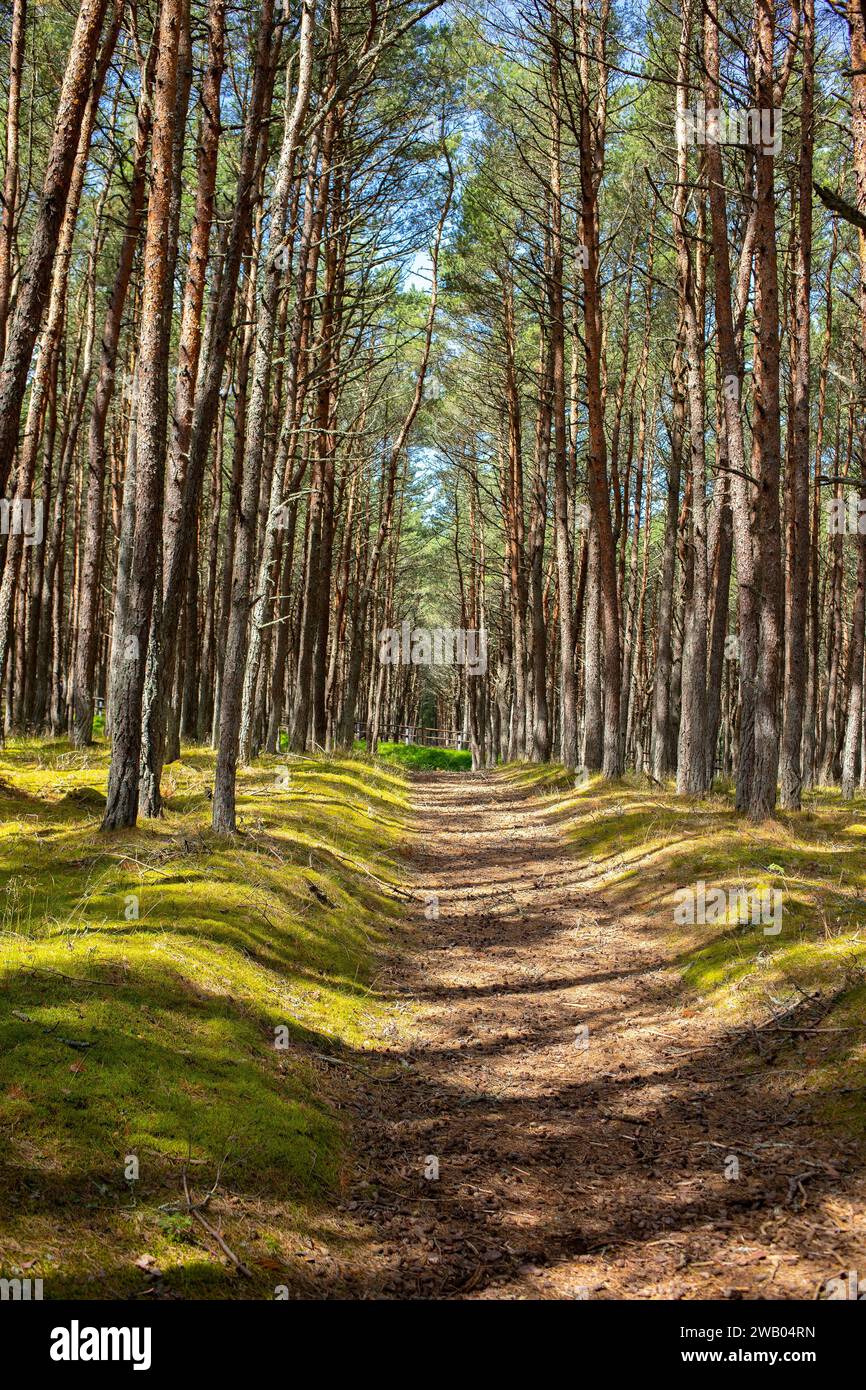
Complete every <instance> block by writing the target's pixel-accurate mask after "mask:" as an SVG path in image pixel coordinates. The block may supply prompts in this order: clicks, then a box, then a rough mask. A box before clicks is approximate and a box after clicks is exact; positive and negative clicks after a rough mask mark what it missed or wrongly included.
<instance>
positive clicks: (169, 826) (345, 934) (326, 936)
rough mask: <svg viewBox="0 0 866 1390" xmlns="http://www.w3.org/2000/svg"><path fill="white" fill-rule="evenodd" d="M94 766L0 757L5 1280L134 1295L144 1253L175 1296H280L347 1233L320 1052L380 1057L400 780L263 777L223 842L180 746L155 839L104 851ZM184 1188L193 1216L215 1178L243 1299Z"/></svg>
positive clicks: (71, 1291) (66, 754) (388, 774)
mask: <svg viewBox="0 0 866 1390" xmlns="http://www.w3.org/2000/svg"><path fill="white" fill-rule="evenodd" d="M107 763H108V754H107V750H106V748H105V746H104V745H97V746H96V747H95V748H93V749H90V750H86V751H84V752H78V751H74V750H72V749H70V748H69V746H68V744H66V743H65V742H64V741H54V742H51V743H48V744H44V743H42V744H40V743H33V742H20V743H13V744H11V745H10V746H9V748H7V749H6V750H4V752H3V755H2V757H0V817H2V824H0V903H2V917H0V1119H2V1121H3V1123H4V1128H6V1129H7V1132H8V1133H9V1134H10V1136H11V1137H10V1138H9V1139H8V1140H7V1143H6V1145H5V1153H4V1160H5V1164H4V1166H5V1175H4V1181H3V1183H2V1186H0V1226H2V1229H3V1235H2V1237H0V1270H2V1273H4V1274H7V1275H8V1274H10V1273H13V1272H14V1271H15V1269H17V1268H22V1267H25V1266H26V1269H27V1272H29V1273H31V1274H38V1275H41V1276H42V1277H43V1278H44V1279H45V1280H46V1293H47V1296H49V1297H57V1296H70V1295H71V1296H79V1297H80V1296H82V1295H87V1293H88V1292H89V1291H90V1292H91V1294H92V1296H96V1297H98V1296H105V1295H106V1294H108V1295H117V1294H127V1293H129V1292H131V1291H136V1290H140V1289H141V1288H142V1286H143V1285H144V1284H146V1282H147V1279H148V1273H147V1271H146V1270H144V1269H143V1268H142V1267H140V1266H136V1263H135V1261H136V1260H137V1259H140V1258H142V1257H145V1256H152V1257H153V1261H154V1262H155V1266H157V1267H158V1268H159V1269H160V1270H161V1272H162V1275H163V1277H164V1279H165V1281H166V1284H167V1285H168V1286H169V1287H171V1288H172V1289H174V1290H176V1291H177V1292H180V1293H184V1294H186V1295H187V1296H202V1297H204V1296H210V1297H217V1296H224V1295H225V1293H226V1292H227V1290H229V1289H230V1290H231V1291H233V1292H235V1293H236V1294H239V1295H240V1294H250V1293H255V1294H257V1295H258V1296H262V1295H264V1296H269V1295H271V1294H272V1292H273V1287H274V1284H275V1283H278V1282H280V1278H281V1276H280V1274H279V1272H277V1273H274V1272H273V1271H274V1269H275V1268H278V1267H279V1266H280V1263H281V1260H282V1259H283V1258H288V1256H289V1254H290V1252H291V1248H292V1245H293V1242H294V1243H296V1242H297V1237H298V1233H308V1234H316V1233H319V1234H321V1233H322V1232H325V1233H326V1234H328V1238H329V1239H334V1238H338V1235H335V1233H334V1232H333V1231H329V1227H330V1224H331V1218H329V1217H328V1216H326V1214H325V1201H326V1199H328V1200H329V1204H330V1206H331V1207H333V1196H334V1193H335V1191H336V1190H337V1189H338V1186H339V1182H340V1174H341V1168H342V1165H343V1163H344V1161H345V1155H344V1137H345V1136H344V1134H343V1130H342V1126H341V1123H340V1120H339V1116H338V1114H337V1111H336V1109H335V1107H334V1105H333V1104H332V1103H331V1102H330V1101H329V1099H328V1094H327V1093H328V1091H329V1090H330V1089H332V1084H333V1083H331V1082H329V1081H326V1080H325V1072H324V1069H323V1065H322V1062H321V1060H320V1055H321V1054H327V1055H329V1056H332V1055H334V1054H339V1053H342V1052H346V1054H347V1056H351V1053H352V1052H353V1051H361V1050H368V1049H371V1048H375V1047H376V1045H377V1043H376V1038H377V1036H378V1035H380V1034H381V1029H382V1027H383V1026H384V1025H385V1023H386V1022H387V1018H388V1012H389V1011H388V1009H387V1008H386V1006H385V1005H384V1003H383V1002H382V1000H381V999H380V998H379V997H378V996H377V995H376V992H375V989H374V988H373V974H374V969H375V962H376V958H377V953H378V951H379V948H380V947H381V945H382V944H383V942H384V941H385V939H386V938H387V936H388V934H389V933H390V932H393V931H394V930H396V928H397V924H398V922H399V914H398V907H397V900H396V896H395V894H394V893H393V892H392V891H391V889H392V887H393V885H395V884H396V882H397V879H398V870H397V867H396V862H395V856H396V852H397V848H398V843H399V838H400V833H401V828H402V826H403V822H404V812H405V806H406V794H405V786H404V782H403V779H402V776H401V775H400V774H399V772H398V771H397V770H396V769H388V768H385V767H383V766H381V765H377V764H373V763H370V762H367V761H366V760H364V759H358V758H340V759H336V758H335V759H325V758H321V759H320V758H307V757H305V758H294V757H293V758H289V759H287V758H285V757H282V758H263V759H261V760H260V762H259V763H258V764H257V765H256V767H255V769H254V770H251V771H245V772H242V773H241V775H240V778H239V786H238V793H239V795H238V812H239V826H240V829H241V832H242V833H241V835H240V837H239V838H238V839H237V840H233V841H231V842H229V841H226V840H225V839H222V840H220V839H218V838H216V837H214V836H213V835H212V833H211V832H210V829H209V812H210V804H209V800H208V791H209V788H210V786H211V784H212V779H213V755H212V754H211V752H210V751H209V750H205V749H190V750H187V751H185V752H184V756H183V758H182V760H181V761H180V762H179V763H175V764H172V765H171V766H170V767H169V768H167V769H166V773H165V777H164V781H163V791H164V794H165V796H166V815H165V818H164V819H163V820H160V821H158V822H150V823H149V822H142V824H141V826H140V827H139V828H138V829H136V830H135V831H130V832H122V833H117V834H112V835H103V834H102V833H101V832H100V831H99V828H98V827H99V819H100V815H101V808H102V806H103V804H104V793H105V782H106V773H107ZM277 1030H280V1031H277ZM276 1043H280V1044H285V1045H284V1046H282V1045H281V1046H277V1045H276ZM317 1054H319V1056H317ZM130 1156H134V1157H135V1158H136V1159H137V1160H138V1165H139V1178H138V1180H137V1181H135V1182H129V1181H127V1178H126V1176H125V1173H126V1168H127V1166H128V1159H129V1157H130ZM184 1168H186V1169H187V1171H188V1174H189V1182H190V1184H191V1186H192V1189H193V1192H194V1194H195V1195H197V1196H201V1195H203V1193H204V1192H205V1191H206V1190H207V1189H208V1188H209V1187H210V1186H211V1185H212V1184H213V1183H214V1181H215V1180H216V1179H217V1176H219V1186H218V1196H217V1197H216V1198H215V1199H214V1200H215V1202H219V1201H222V1202H223V1204H224V1206H223V1212H224V1215H225V1216H226V1218H227V1220H228V1224H229V1226H230V1227H231V1239H230V1243H231V1244H232V1246H233V1248H234V1249H235V1252H236V1253H237V1254H238V1255H239V1256H240V1258H242V1259H243V1260H244V1261H245V1262H246V1263H247V1264H248V1265H249V1266H250V1268H251V1269H252V1270H253V1273H254V1276H255V1277H254V1279H253V1280H252V1281H249V1282H243V1283H240V1282H238V1280H237V1277H236V1276H235V1275H234V1274H233V1272H232V1270H231V1267H230V1266H228V1265H227V1263H226V1261H225V1260H224V1259H223V1258H222V1257H221V1256H220V1253H219V1251H218V1250H215V1249H213V1247H212V1245H211V1244H210V1243H209V1242H208V1240H207V1239H206V1238H203V1232H202V1230H201V1228H199V1227H198V1226H197V1225H195V1226H193V1227H190V1226H188V1225H187V1224H185V1222H184V1220H183V1219H181V1218H182V1215H183V1214H182V1213H180V1214H178V1213H177V1212H173V1211H172V1210H171V1209H172V1208H174V1207H175V1206H177V1205H178V1204H180V1205H181V1206H183V1188H182V1178H183V1171H184ZM164 1208H168V1209H169V1210H167V1211H166V1210H164ZM167 1218H168V1219H167ZM275 1252H276V1253H275ZM277 1253H278V1256H279V1257H277ZM30 1261H35V1264H32V1265H31V1264H30ZM283 1277H285V1276H283Z"/></svg>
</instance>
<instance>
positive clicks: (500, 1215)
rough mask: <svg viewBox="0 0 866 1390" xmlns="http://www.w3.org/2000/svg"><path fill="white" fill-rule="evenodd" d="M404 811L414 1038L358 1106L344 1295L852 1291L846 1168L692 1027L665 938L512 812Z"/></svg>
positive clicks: (856, 1197) (510, 801) (499, 796)
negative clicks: (730, 1160) (583, 1040)
mask: <svg viewBox="0 0 866 1390" xmlns="http://www.w3.org/2000/svg"><path fill="white" fill-rule="evenodd" d="M414 791H415V798H414V804H415V824H414V843H415V848H414V849H413V850H412V854H411V863H412V868H413V871H414V882H413V885H412V886H413V889H414V890H415V891H416V892H417V894H418V897H419V900H418V903H417V906H416V907H415V908H414V912H415V914H416V915H415V916H413V928H414V931H413V937H414V946H413V949H412V951H411V953H410V956H409V958H408V961H407V960H402V961H400V960H396V961H395V962H393V963H392V966H391V967H390V970H389V979H388V986H389V989H390V990H391V992H393V994H395V995H396V996H398V998H399V999H400V1000H401V1001H402V1002H401V1003H398V1005H397V1007H398V1011H399V1012H402V1011H403V1010H404V1009H405V1013H406V1017H407V1019H408V1020H409V1022H408V1023H407V1026H406V1027H405V1028H403V1029H402V1030H401V1031H402V1032H403V1036H402V1037H399V1038H398V1037H395V1038H394V1040H393V1044H392V1045H391V1046H390V1048H389V1051H388V1052H387V1053H386V1054H385V1056H386V1058H387V1059H388V1063H389V1065H388V1067H387V1072H385V1071H383V1075H385V1074H387V1075H390V1076H391V1077H392V1078H393V1079H392V1080H391V1081H389V1082H387V1083H386V1082H385V1081H384V1080H383V1079H378V1080H374V1079H372V1076H373V1074H372V1073H371V1075H370V1076H369V1077H367V1078H364V1079H359V1077H358V1076H357V1075H356V1076H355V1077H354V1078H353V1082H352V1088H351V1089H352V1091H353V1095H352V1098H351V1100H350V1101H349V1105H350V1108H351V1109H352V1110H354V1111H355V1113H356V1130H355V1142H354V1148H355V1154H356V1161H355V1170H354V1181H353V1191H352V1192H351V1194H350V1197H351V1201H349V1202H347V1204H346V1205H347V1206H348V1208H349V1210H350V1211H351V1212H352V1214H353V1218H352V1219H353V1221H359V1222H360V1223H361V1227H362V1229H363V1232H364V1234H363V1236H362V1237H361V1240H360V1243H359V1245H358V1246H357V1247H356V1248H355V1250H354V1251H353V1254H352V1256H351V1257H350V1260H349V1266H348V1267H347V1266H346V1265H343V1267H342V1270H341V1274H342V1275H344V1276H346V1277H347V1281H348V1291H350V1292H351V1293H352V1295H353V1296H358V1295H360V1296H364V1295H367V1296H382V1295H384V1296H397V1297H413V1296H414V1297H419V1296H420V1297H427V1298H429V1297H467V1296H468V1297H474V1298H477V1297H494V1298H496V1297H498V1298H502V1297H505V1298H515V1297H517V1298H521V1297H528V1298H538V1297H556V1298H562V1297H571V1298H575V1297H577V1298H583V1297H588V1298H599V1297H600V1298H701V1297H703V1298H740V1297H746V1298H761V1297H763V1298H766V1297H769V1298H791V1297H806V1298H811V1297H814V1296H815V1295H816V1292H817V1290H818V1289H819V1288H820V1287H821V1285H822V1284H823V1283H824V1282H825V1281H826V1280H827V1279H828V1278H830V1277H834V1276H835V1275H836V1274H837V1273H839V1272H840V1271H841V1270H844V1269H849V1268H852V1267H855V1266H856V1263H857V1246H858V1244H859V1254H860V1264H861V1266H862V1263H863V1230H862V1224H861V1223H862V1212H863V1206H862V1204H861V1197H862V1193H861V1192H860V1191H859V1180H858V1179H856V1178H854V1179H851V1178H848V1177H846V1176H845V1173H846V1170H847V1171H848V1172H849V1173H850V1172H852V1171H853V1170H854V1169H855V1168H856V1164H855V1162H854V1161H853V1160H852V1159H851V1158H850V1156H849V1155H850V1153H853V1150H850V1151H848V1146H846V1145H841V1146H840V1142H839V1141H838V1139H837V1140H836V1141H835V1142H834V1141H833V1139H832V1138H831V1137H830V1136H826V1135H824V1134H823V1132H822V1131H821V1129H820V1128H819V1127H817V1126H816V1125H815V1124H814V1121H813V1120H812V1119H811V1118H810V1117H809V1115H808V1114H807V1113H806V1112H805V1111H804V1110H801V1109H800V1106H799V1103H797V1104H793V1103H792V1101H791V1097H790V1094H789V1093H788V1090H787V1088H786V1085H785V1077H784V1075H780V1074H779V1073H778V1071H775V1072H774V1069H773V1066H772V1064H770V1065H768V1066H766V1068H764V1069H762V1070H761V1071H760V1074H758V1075H756V1073H755V1067H756V1066H760V1064H759V1063H757V1059H756V1058H755V1056H754V1055H753V1052H752V1049H751V1044H750V1041H749V1040H750V1037H751V1030H743V1032H742V1033H739V1032H738V1031H736V1030H734V1031H732V1029H731V1025H730V1023H729V1022H728V1023H725V1022H724V1020H721V1019H718V1018H717V1017H716V1015H715V1014H714V1013H713V1012H712V1011H711V1010H709V1009H698V1010H695V1009H692V1008H689V1007H688V997H687V994H686V992H685V990H684V987H683V985H682V982H681V977H680V972H679V970H678V969H677V967H676V964H675V962H674V959H673V952H672V951H670V952H668V953H666V952H665V947H664V936H663V934H660V933H659V930H658V928H659V925H660V924H659V923H658V922H656V923H648V922H645V921H644V922H637V921H632V922H628V921H623V920H622V919H621V918H618V917H617V916H616V915H615V914H614V913H613V912H612V910H610V909H608V907H607V906H606V905H605V903H604V901H603V900H602V899H601V898H600V897H599V895H598V894H597V893H595V892H593V893H589V892H588V891H587V888H586V885H585V884H582V883H581V882H580V879H581V872H582V866H581V864H580V862H579V861H578V860H577V859H576V858H575V857H574V854H573V852H570V851H569V849H568V846H567V844H566V841H565V838H564V836H563V834H562V832H561V831H560V830H558V829H557V827H556V825H555V824H554V823H553V822H552V820H551V817H550V808H547V809H545V807H544V805H543V803H541V802H540V801H539V799H538V798H537V796H535V795H534V794H533V793H532V792H531V791H529V790H526V789H523V788H520V787H517V786H515V785H514V783H513V782H510V781H507V780H506V779H504V778H503V777H502V776H500V775H497V774H493V775H491V776H477V775H476V776H469V775H466V774H453V773H439V774H425V775H423V776H419V777H418V778H417V779H416V780H415V784H414ZM431 894H433V895H435V896H436V899H437V900H438V911H439V916H438V919H436V918H435V917H433V918H431V919H428V918H427V917H425V897H426V895H431ZM432 905H433V900H432V899H428V908H427V911H428V912H430V911H431V909H432ZM582 1026H585V1027H588V1029H589V1036H588V1047H586V1048H585V1049H584V1048H582V1047H581V1046H579V1045H577V1044H578V1040H579V1035H578V1032H577V1030H578V1029H579V1028H580V1027H582ZM781 1045H782V1041H781V1040H780V1041H779V1042H778V1043H774V1044H773V1046H774V1047H779V1046H781ZM395 1063H396V1067H395V1065H394V1064H395ZM747 1078H748V1079H747ZM840 1148H841V1151H840ZM846 1151H847V1152H846ZM729 1154H734V1155H737V1156H738V1158H739V1163H740V1176H739V1178H738V1179H737V1180H735V1181H730V1180H728V1179H726V1177H725V1162H726V1159H727V1157H728V1155H729ZM428 1155H433V1156H435V1157H436V1158H437V1159H438V1164H439V1177H438V1180H432V1179H426V1178H425V1176H424V1169H425V1160H426V1156H428ZM858 1225H860V1238H859V1241H858V1240H857V1234H858V1232H857V1227H858ZM357 1238H358V1237H357V1236H356V1237H355V1239H357ZM863 1272H864V1273H866V1271H863ZM340 1282H341V1283H342V1280H341V1281H340ZM344 1291H347V1290H346V1287H345V1285H344Z"/></svg>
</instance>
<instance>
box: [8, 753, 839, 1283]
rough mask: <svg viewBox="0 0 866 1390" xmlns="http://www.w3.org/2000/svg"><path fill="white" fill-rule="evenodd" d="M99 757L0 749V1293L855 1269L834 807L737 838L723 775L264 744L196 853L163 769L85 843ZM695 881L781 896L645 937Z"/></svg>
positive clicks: (792, 1274)
mask: <svg viewBox="0 0 866 1390" xmlns="http://www.w3.org/2000/svg"><path fill="white" fill-rule="evenodd" d="M421 752H422V753H424V752H429V750H421ZM410 753H411V750H410ZM399 756H400V759H401V761H403V762H406V761H407V758H408V755H407V753H406V752H405V750H402V749H401V750H400V752H399ZM412 757H413V758H414V754H413V755H412ZM408 760H409V762H410V770H412V769H411V762H412V759H411V758H410V759H408ZM107 766H108V749H107V746H106V745H105V744H104V743H103V742H100V743H99V744H98V745H97V746H95V747H94V748H93V749H91V750H86V751H84V752H79V751H76V750H73V749H70V748H69V746H68V744H67V743H66V742H65V741H64V740H49V741H39V742H35V741H23V742H19V743H11V744H10V745H9V746H8V747H7V748H6V749H5V750H3V751H2V753H0V1127H2V1145H0V1167H2V1173H0V1276H2V1277H22V1278H23V1277H35V1278H42V1279H43V1280H44V1282H45V1296H46V1297H47V1298H55V1297H73V1298H115V1299H117V1298H120V1299H125V1298H132V1299H137V1300H143V1301H150V1300H153V1299H164V1298H167V1299H172V1298H205V1299H208V1298H225V1297H230V1298H250V1297H252V1298H265V1299H273V1298H284V1297H302V1298H303V1297H321V1296H323V1295H324V1296H333V1297H349V1298H375V1297H398V1298H399V1297H410V1298H411V1297H427V1298H439V1297H444V1298H461V1297H467V1298H496V1297H504V1298H537V1297H543V1298H563V1297H568V1298H575V1297H577V1298H583V1297H586V1298H736V1297H744V1298H753V1297H774V1298H791V1297H797V1296H800V1297H816V1296H819V1297H820V1296H821V1294H822V1291H826V1284H827V1281H828V1280H829V1279H832V1278H836V1277H838V1276H840V1275H847V1272H848V1271H849V1270H852V1269H853V1270H859V1271H860V1274H861V1276H866V1223H864V1213H866V1182H864V1176H863V1175H864V1150H866V854H864V848H863V847H864V839H866V801H864V798H863V796H862V795H859V796H858V797H857V798H856V799H855V801H854V802H853V803H850V804H843V803H842V802H841V801H840V799H839V796H838V793H835V792H833V791H820V792H816V793H813V794H810V796H809V798H808V801H807V804H806V806H805V808H804V810H803V811H802V812H801V813H799V814H797V815H791V816H779V817H778V818H777V819H775V820H773V821H769V822H767V823H766V824H765V825H762V826H751V825H749V824H748V823H746V822H744V821H743V820H742V819H741V818H740V817H738V816H737V815H736V814H735V813H734V811H733V809H732V805H731V796H730V789H729V788H725V787H720V788H719V789H718V791H717V792H716V793H715V794H714V795H713V796H711V797H708V798H706V799H705V800H704V801H702V802H700V803H694V804H692V803H689V802H683V800H682V799H680V798H677V797H676V796H675V794H674V793H673V790H672V788H668V787H664V788H658V787H654V788H650V787H648V786H647V785H646V783H645V782H641V781H640V780H639V779H637V778H634V777H633V778H629V779H626V780H624V781H623V782H622V783H616V784H604V783H602V782H601V781H600V780H598V779H593V780H591V781H590V782H588V783H581V784H580V785H577V786H576V785H575V779H574V777H573V775H571V776H569V775H568V774H566V773H564V772H563V770H562V769H561V768H554V767H528V766H513V767H510V768H504V769H498V770H497V771H496V772H493V773H490V774H472V773H468V772H465V771H460V772H458V771H455V770H453V769H450V770H443V771H433V770H430V769H429V767H427V766H425V765H424V762H423V760H422V762H421V767H420V770H419V769H417V768H416V769H414V775H413V776H412V780H411V781H407V776H406V772H405V771H404V770H403V769H402V768H398V767H395V766H394V763H393V761H392V762H390V763H389V762H387V761H383V760H372V759H369V758H366V757H364V756H360V755H357V756H354V757H351V758H328V757H325V756H316V757H304V758H297V757H293V758H286V757H285V756H284V757H282V758H276V757H274V758H262V759H260V760H258V762H257V764H256V766H255V767H254V768H250V769H245V770H244V771H243V773H242V775H241V779H240V785H239V814H240V827H241V834H240V835H239V836H238V837H237V838H236V839H232V840H226V839H222V838H220V837H216V836H214V835H213V834H212V833H211V832H210V830H209V828H208V824H209V814H210V804H211V803H210V799H209V793H210V790H211V787H212V779H213V767H214V756H213V753H212V752H211V751H210V750H206V749H200V748H187V749H185V750H184V754H183V758H182V759H181V761H180V762H178V763H175V764H172V766H171V767H170V768H168V769H167V770H166V775H165V777H164V781H163V792H164V795H165V797H166V815H165V818H164V819H162V820H160V821H158V822H150V823H148V822H142V823H141V824H140V825H139V826H138V828H137V829H136V830H134V831H127V832H122V833H117V834H115V835H111V836H105V835H103V834H101V832H100V831H99V821H100V817H101V814H102V808H103V807H104V804H105V779H106V773H107ZM700 881H705V882H706V883H707V884H708V885H709V884H716V885H722V886H724V887H725V888H726V889H728V888H730V889H736V888H743V887H746V888H751V887H754V886H756V885H763V886H765V887H767V888H772V889H775V888H778V889H779V891H781V892H782V893H783V895H784V913H783V925H782V929H781V931H780V932H779V933H778V934H776V935H769V936H768V935H765V934H764V933H763V931H762V929H761V927H760V926H757V927H754V926H752V925H751V924H750V923H742V924H741V923H739V922H737V921H736V920H726V921H724V922H718V923H716V924H715V925H713V926H703V927H701V926H695V927H688V928H686V927H684V926H678V925H677V924H676V922H675V920H674V914H673V901H674V893H675V890H676V889H677V888H686V887H688V886H690V885H694V884H696V883H697V882H700ZM581 1030H587V1031H586V1032H585V1033H584V1032H582V1031H581ZM584 1044H585V1045H584ZM131 1160H135V1163H134V1164H133V1165H132V1167H131V1166H130V1161H131ZM437 1165H438V1177H437V1176H435V1175H434V1174H435V1171H436V1167H437ZM737 1169H738V1171H737ZM133 1170H134V1171H133ZM200 1203H203V1205H201V1206H200V1205H198V1204H200ZM221 1242H222V1244H221ZM238 1262H240V1263H241V1264H242V1265H243V1269H239V1268H238Z"/></svg>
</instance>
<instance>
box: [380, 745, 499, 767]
mask: <svg viewBox="0 0 866 1390" xmlns="http://www.w3.org/2000/svg"><path fill="white" fill-rule="evenodd" d="M358 747H359V748H363V747H364V745H363V744H359V745H358ZM376 756H377V758H381V759H382V760H383V761H384V762H386V763H396V764H397V765H398V766H399V767H405V768H408V769H409V770H411V771H412V772H471V770H472V754H471V752H470V751H469V749H468V748H464V749H459V750H458V749H456V748H426V747H423V746H422V745H421V744H418V743H380V744H379V747H378V750H377V753H376Z"/></svg>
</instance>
